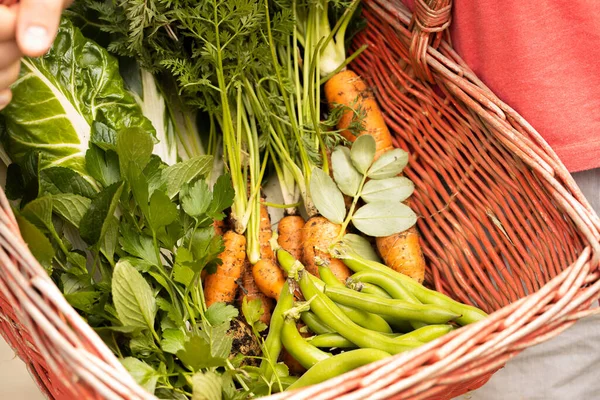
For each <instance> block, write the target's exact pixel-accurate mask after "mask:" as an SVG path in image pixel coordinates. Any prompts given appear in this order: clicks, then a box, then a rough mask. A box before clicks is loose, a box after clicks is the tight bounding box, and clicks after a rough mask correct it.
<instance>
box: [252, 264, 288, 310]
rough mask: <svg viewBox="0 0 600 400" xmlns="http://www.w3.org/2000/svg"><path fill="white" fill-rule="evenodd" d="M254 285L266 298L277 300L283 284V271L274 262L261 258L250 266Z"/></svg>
mask: <svg viewBox="0 0 600 400" xmlns="http://www.w3.org/2000/svg"><path fill="white" fill-rule="evenodd" d="M252 276H253V279H254V282H255V285H256V286H257V287H258V289H260V291H261V292H262V293H263V294H264V295H265V296H267V297H270V298H272V299H277V300H278V299H279V294H280V293H281V288H282V287H283V285H284V284H285V277H284V276H283V271H282V270H281V268H279V265H277V263H276V262H275V260H271V259H267V258H263V259H262V260H260V261H259V262H257V263H256V264H254V265H253V266H252Z"/></svg>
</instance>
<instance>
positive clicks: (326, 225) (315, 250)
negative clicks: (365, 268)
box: [302, 216, 352, 282]
mask: <svg viewBox="0 0 600 400" xmlns="http://www.w3.org/2000/svg"><path fill="white" fill-rule="evenodd" d="M340 229H341V226H340V225H338V224H334V223H333V222H330V221H329V220H328V219H327V218H325V217H321V216H315V217H312V218H310V219H309V220H308V221H307V222H306V225H304V228H303V229H302V246H303V263H304V266H305V267H306V269H307V270H308V272H310V273H311V274H313V275H315V276H319V269H318V267H317V265H316V263H315V257H320V258H321V259H323V260H325V261H326V262H329V268H331V271H332V272H333V273H334V275H335V276H336V277H337V278H338V279H339V280H340V281H341V282H345V281H346V279H348V278H349V277H350V275H352V273H351V272H350V270H349V269H348V267H346V265H345V264H344V263H343V262H342V260H338V259H336V258H332V257H331V256H330V255H329V253H328V251H327V250H328V249H329V246H331V245H332V244H333V241H334V240H335V239H336V238H337V237H338V234H339V233H340Z"/></svg>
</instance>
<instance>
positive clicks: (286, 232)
mask: <svg viewBox="0 0 600 400" xmlns="http://www.w3.org/2000/svg"><path fill="white" fill-rule="evenodd" d="M304 224H305V222H304V218H302V217H301V216H299V215H286V216H285V217H283V218H282V219H281V220H280V221H279V223H278V225H277V233H278V236H277V243H279V245H280V246H281V247H282V248H283V249H284V250H285V251H287V252H288V253H290V254H291V255H292V256H294V258H295V259H296V260H303V240H302V236H303V232H304Z"/></svg>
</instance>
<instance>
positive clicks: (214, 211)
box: [206, 174, 235, 221]
mask: <svg viewBox="0 0 600 400" xmlns="http://www.w3.org/2000/svg"><path fill="white" fill-rule="evenodd" d="M234 197H235V190H233V185H232V184H231V176H230V175H229V174H223V175H221V176H219V178H217V182H215V185H214V186H213V193H212V201H211V202H210V206H209V207H208V210H207V212H206V214H207V215H208V216H209V217H211V218H212V219H217V220H219V221H220V220H222V219H223V218H224V217H225V214H224V213H223V210H225V209H227V208H229V207H231V205H232V204H233V199H234Z"/></svg>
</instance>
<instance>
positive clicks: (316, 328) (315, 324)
mask: <svg viewBox="0 0 600 400" xmlns="http://www.w3.org/2000/svg"><path fill="white" fill-rule="evenodd" d="M300 318H301V319H302V321H303V322H304V323H305V324H306V326H308V329H310V330H311V331H312V332H314V333H316V334H317V335H322V334H325V333H333V329H331V328H330V327H329V326H327V324H326V323H325V322H323V321H321V320H320V319H319V317H317V316H316V315H315V313H314V312H312V311H305V312H303V313H302V314H300Z"/></svg>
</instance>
